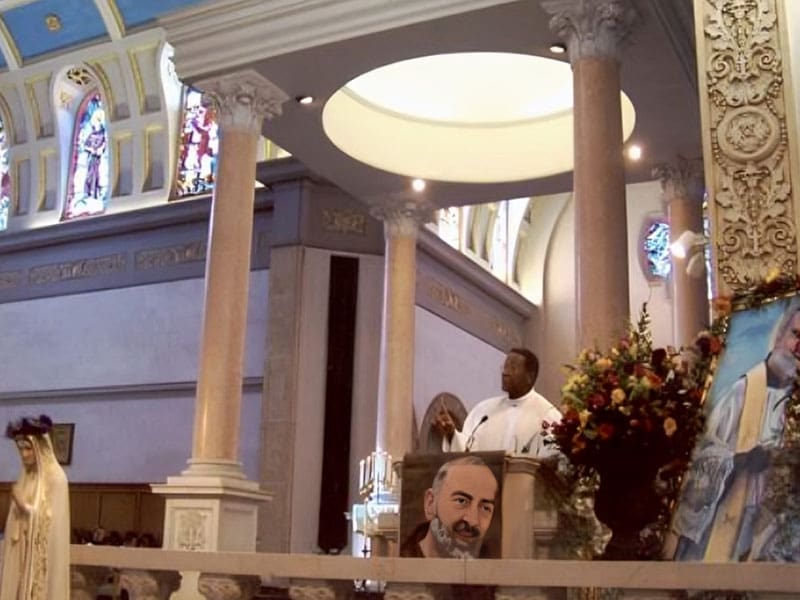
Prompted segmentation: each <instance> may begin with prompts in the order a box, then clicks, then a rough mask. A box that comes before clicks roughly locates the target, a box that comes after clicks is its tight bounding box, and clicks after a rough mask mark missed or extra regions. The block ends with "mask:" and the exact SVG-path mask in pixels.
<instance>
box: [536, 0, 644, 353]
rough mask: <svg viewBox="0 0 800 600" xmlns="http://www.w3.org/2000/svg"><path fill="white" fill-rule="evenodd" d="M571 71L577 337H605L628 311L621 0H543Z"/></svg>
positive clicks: (626, 7)
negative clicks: (567, 55) (568, 59)
mask: <svg viewBox="0 0 800 600" xmlns="http://www.w3.org/2000/svg"><path fill="white" fill-rule="evenodd" d="M542 6H543V7H544V8H545V10H547V11H548V12H550V13H551V14H553V18H552V19H551V21H550V27H551V29H553V30H554V31H555V32H556V33H557V34H558V35H559V36H560V37H561V38H562V39H564V40H565V41H566V43H567V49H568V51H569V57H570V62H571V64H572V71H573V86H574V109H573V110H574V137H575V166H574V194H575V277H576V296H577V297H576V306H577V315H576V316H577V323H576V326H577V341H578V343H579V345H580V346H581V347H586V346H592V345H595V344H598V345H600V346H601V347H603V346H606V345H608V344H609V343H610V342H612V341H613V340H614V339H615V338H616V337H617V336H618V334H619V333H620V332H621V331H622V329H623V327H624V326H625V323H626V321H627V319H628V318H629V316H630V308H629V292H628V243H627V239H628V238H627V226H626V225H627V214H626V205H625V172H624V165H623V156H622V151H623V148H622V111H621V104H620V61H619V50H620V47H621V44H622V42H623V41H624V39H625V38H626V37H627V35H628V33H629V30H630V27H631V25H632V24H633V22H634V20H635V17H636V13H635V12H634V10H633V8H632V5H631V4H630V2H629V0H544V1H542Z"/></svg>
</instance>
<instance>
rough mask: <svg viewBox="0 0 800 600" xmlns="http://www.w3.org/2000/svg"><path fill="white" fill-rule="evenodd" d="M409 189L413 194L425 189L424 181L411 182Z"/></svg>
mask: <svg viewBox="0 0 800 600" xmlns="http://www.w3.org/2000/svg"><path fill="white" fill-rule="evenodd" d="M411 189H412V190H414V191H415V192H421V191H422V190H424V189H425V180H424V179H414V180H413V181H412V182H411Z"/></svg>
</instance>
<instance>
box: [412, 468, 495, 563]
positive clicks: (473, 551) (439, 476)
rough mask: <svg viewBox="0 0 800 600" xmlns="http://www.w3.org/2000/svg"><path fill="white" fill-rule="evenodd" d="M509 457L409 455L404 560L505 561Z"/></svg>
mask: <svg viewBox="0 0 800 600" xmlns="http://www.w3.org/2000/svg"><path fill="white" fill-rule="evenodd" d="M504 461H505V453H503V452H472V453H461V452H453V453H445V454H442V453H435V454H407V455H406V456H405V458H404V460H403V486H402V498H401V499H400V556H403V557H416V558H423V557H434V558H500V555H501V549H502V544H501V532H502V514H501V511H500V504H501V502H500V500H501V497H502V485H503V473H504V464H505V463H504Z"/></svg>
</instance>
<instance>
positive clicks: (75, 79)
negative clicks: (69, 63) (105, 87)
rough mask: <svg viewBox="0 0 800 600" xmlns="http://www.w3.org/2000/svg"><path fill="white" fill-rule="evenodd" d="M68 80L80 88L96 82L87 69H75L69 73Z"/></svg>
mask: <svg viewBox="0 0 800 600" xmlns="http://www.w3.org/2000/svg"><path fill="white" fill-rule="evenodd" d="M67 79H69V80H70V81H71V82H72V83H74V84H75V85H77V86H78V87H85V86H87V85H89V84H90V83H92V82H93V81H94V78H93V77H92V74H91V73H90V72H89V69H87V68H86V67H73V68H72V69H70V70H69V71H67Z"/></svg>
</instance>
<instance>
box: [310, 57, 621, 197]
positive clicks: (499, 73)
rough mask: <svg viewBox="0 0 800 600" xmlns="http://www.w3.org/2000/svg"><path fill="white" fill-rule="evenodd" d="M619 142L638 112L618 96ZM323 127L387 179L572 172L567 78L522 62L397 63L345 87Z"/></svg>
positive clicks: (547, 63)
mask: <svg viewBox="0 0 800 600" xmlns="http://www.w3.org/2000/svg"><path fill="white" fill-rule="evenodd" d="M621 104H622V123H623V138H624V139H626V140H627V139H628V137H629V136H630V134H631V132H632V131H633V128H634V124H635V111H634V107H633V104H632V103H631V101H630V100H629V98H628V97H627V96H626V95H625V94H624V93H622V94H621ZM322 125H323V128H324V130H325V133H326V135H327V136H328V138H329V139H330V140H331V141H332V142H333V144H334V145H336V147H338V148H339V149H340V150H341V151H342V152H344V153H346V154H347V155H349V156H351V157H353V158H355V159H357V160H359V161H361V162H363V163H366V164H368V165H371V166H373V167H377V168H379V169H383V170H385V171H389V172H392V173H398V174H401V175H407V176H409V177H420V178H423V179H431V180H439V181H451V182H462V183H497V182H504V181H523V180H528V179H536V178H539V177H546V176H549V175H555V174H558V173H564V172H567V171H570V170H572V163H573V127H572V70H571V68H570V65H569V64H568V63H565V62H562V61H558V60H552V59H548V58H543V57H540V56H530V55H523V54H509V53H497V52H463V53H456V54H438V55H433V56H425V57H422V58H415V59H410V60H404V61H401V62H397V63H393V64H389V65H386V66H383V67H379V68H377V69H374V70H373V71H369V72H368V73H364V74H363V75H360V76H358V77H356V78H355V79H353V80H351V81H350V82H348V83H347V84H346V85H345V86H344V87H342V88H341V89H339V90H338V91H337V92H336V93H334V94H333V95H332V96H331V98H330V99H329V100H328V102H327V103H326V104H325V107H324V109H323V113H322Z"/></svg>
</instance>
